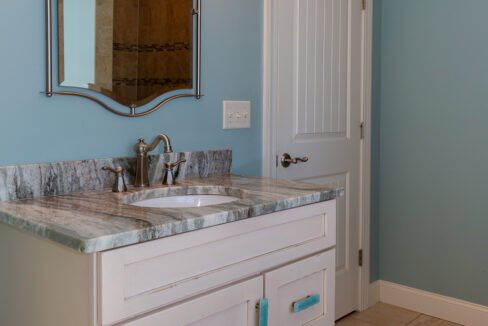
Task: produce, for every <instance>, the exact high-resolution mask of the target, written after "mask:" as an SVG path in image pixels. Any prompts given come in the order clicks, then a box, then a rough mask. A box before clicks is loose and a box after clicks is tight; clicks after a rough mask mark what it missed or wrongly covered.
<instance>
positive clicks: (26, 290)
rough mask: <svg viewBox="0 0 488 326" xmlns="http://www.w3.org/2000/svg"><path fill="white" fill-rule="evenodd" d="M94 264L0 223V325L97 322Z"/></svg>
mask: <svg viewBox="0 0 488 326" xmlns="http://www.w3.org/2000/svg"><path fill="white" fill-rule="evenodd" d="M94 262H95V261H94V256H93V255H86V254H81V253H77V252H76V251H73V250H71V249H67V248H65V247H62V246H60V245H58V244H56V243H54V242H50V241H48V240H45V239H42V238H40V237H36V236H32V235H30V234H27V233H26V232H24V231H20V230H17V229H14V228H12V227H10V226H8V225H5V224H2V223H0V325H2V326H18V325H36V326H53V325H72V326H87V325H92V326H93V325H95V323H94V320H95V315H94V312H95V309H94V307H95V302H94V298H95V296H94V277H93V275H94V270H95V269H94Z"/></svg>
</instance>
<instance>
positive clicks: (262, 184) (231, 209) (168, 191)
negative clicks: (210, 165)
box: [0, 175, 336, 253]
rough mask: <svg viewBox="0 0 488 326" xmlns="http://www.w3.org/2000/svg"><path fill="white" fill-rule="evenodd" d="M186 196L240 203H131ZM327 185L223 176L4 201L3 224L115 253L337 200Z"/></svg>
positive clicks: (91, 250)
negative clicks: (189, 205) (227, 197)
mask: <svg viewBox="0 0 488 326" xmlns="http://www.w3.org/2000/svg"><path fill="white" fill-rule="evenodd" d="M182 194H227V195H232V196H235V197H238V198H240V199H239V200H237V201H234V202H230V203H226V204H219V205H213V206H207V207H198V208H147V207H137V206H131V205H129V203H131V202H135V201H139V200H144V199H150V198H154V197H160V196H161V195H182ZM335 197H336V190H335V189H332V188H329V187H327V186H319V185H312V184H306V183H299V182H292V181H285V180H275V179H268V178H259V177H240V176H234V175H219V176H210V177H205V178H189V179H185V180H182V181H181V182H180V183H179V184H178V185H175V186H171V187H167V186H155V187H151V188H147V189H144V190H141V189H136V188H133V187H129V192H127V193H121V194H117V193H112V192H111V190H110V189H104V190H99V191H91V192H81V193H75V194H68V195H62V196H51V197H41V198H35V199H25V200H16V201H7V202H2V203H0V222H3V223H6V224H9V225H11V226H13V227H15V228H18V229H22V230H26V231H28V232H31V233H34V234H36V235H38V236H41V237H44V238H47V239H50V240H52V241H55V242H58V243H60V244H62V245H65V246H67V247H69V248H72V249H74V250H77V251H79V252H83V253H94V252H99V251H105V250H110V249H114V248H119V247H123V246H127V245H133V244H137V243H141V242H145V241H150V240H155V239H160V238H164V237H169V236H173V235H177V234H181V233H185V232H189V231H195V230H199V229H202V228H206V227H211V226H216V225H220V224H224V223H229V222H234V221H238V220H243V219H247V218H252V217H255V216H259V215H264V214H269V213H273V212H277V211H281V210H285V209H290V208H295V207H299V206H303V205H308V204H313V203H317V202H321V201H326V200H332V199H334V198H335Z"/></svg>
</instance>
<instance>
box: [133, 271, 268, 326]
mask: <svg viewBox="0 0 488 326" xmlns="http://www.w3.org/2000/svg"><path fill="white" fill-rule="evenodd" d="M262 295H263V278H262V277H257V278H254V279H251V280H248V281H244V282H241V283H238V284H235V285H232V286H229V287H227V288H224V289H222V290H218V291H215V292H212V293H209V294H206V295H203V296H201V297H198V298H196V299H192V300H189V301H187V302H184V303H181V304H178V305H175V306H173V307H170V308H167V309H164V310H162V311H159V312H156V313H153V314H151V315H148V316H144V317H141V318H139V319H136V320H134V321H131V322H127V323H124V325H127V326H154V325H158V326H183V325H192V326H216V325H229V326H230V325H232V326H254V325H255V324H256V318H257V316H256V315H257V311H256V309H255V306H256V304H257V303H258V302H259V299H260V298H261V297H262Z"/></svg>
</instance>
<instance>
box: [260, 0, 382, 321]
mask: <svg viewBox="0 0 488 326" xmlns="http://www.w3.org/2000/svg"><path fill="white" fill-rule="evenodd" d="M356 1H363V0H356ZM364 1H365V3H366V9H365V10H364V11H363V23H362V25H363V32H362V56H361V60H362V69H361V75H362V83H361V106H362V112H361V116H362V121H363V123H364V125H363V126H364V129H363V130H364V138H363V139H362V141H361V167H360V175H361V177H360V202H361V203H360V206H361V207H360V214H359V215H360V216H359V237H360V239H359V244H360V246H361V249H362V250H363V266H362V267H360V268H359V275H358V278H359V297H358V307H359V309H360V310H361V311H362V310H365V309H367V308H368V307H369V285H370V275H369V274H370V273H369V271H370V220H371V216H370V207H371V203H370V202H371V82H372V80H371V78H372V38H373V1H374V0H364ZM263 2H264V24H263V103H262V106H263V166H262V173H263V176H267V177H275V176H276V157H277V155H278V153H277V152H276V147H277V146H276V141H277V138H276V131H277V129H276V119H275V117H276V112H274V109H273V107H272V106H271V102H272V98H271V96H272V95H271V89H272V75H271V73H272V64H273V61H272V57H273V53H272V49H273V44H271V42H273V41H276V40H273V39H272V33H273V28H274V25H273V21H272V10H273V8H272V0H263Z"/></svg>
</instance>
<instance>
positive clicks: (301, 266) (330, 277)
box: [0, 200, 336, 326]
mask: <svg viewBox="0 0 488 326" xmlns="http://www.w3.org/2000/svg"><path fill="white" fill-rule="evenodd" d="M335 228H336V212H335V200H331V201H327V202H321V203H317V204H311V205H307V206H302V207H299V208H294V209H288V210H284V211H280V212H276V213H271V214H267V215H262V216H258V217H254V218H249V219H245V220H241V221H237V222H232V223H225V224H222V225H219V226H215V227H209V228H202V229H200V230H198V231H193V232H188V233H183V234H180V235H176V236H172V237H167V238H162V239H159V240H155V241H150V242H144V243H140V244H137V245H132V246H128V247H123V248H118V249H114V250H109V251H105V252H99V253H95V254H91V255H87V254H81V253H77V252H74V251H72V250H70V249H67V248H65V247H62V246H60V245H57V244H54V243H51V242H49V241H46V240H44V239H41V238H37V237H34V236H31V235H29V234H26V233H25V232H22V231H18V230H14V229H10V227H7V226H4V225H1V226H0V248H1V247H2V245H3V244H4V243H2V237H1V236H2V234H8V232H10V231H11V232H15V233H17V235H16V236H11V237H10V239H11V240H12V241H13V242H16V243H15V244H14V243H12V245H15V246H20V247H24V249H22V250H20V251H19V253H20V254H23V255H25V254H26V253H29V252H30V251H32V250H34V249H35V252H37V254H40V253H39V252H47V251H49V254H48V255H46V257H47V258H46V259H35V260H34V261H35V262H36V266H30V265H29V264H30V261H31V259H30V257H28V256H27V257H25V258H21V257H19V258H18V259H16V260H14V261H12V262H13V265H12V266H10V268H9V269H8V271H9V273H11V274H10V279H9V280H7V279H6V278H5V277H2V276H1V275H0V289H1V287H2V285H3V286H6V290H8V291H10V293H15V292H17V291H21V290H24V291H27V292H26V293H23V295H24V296H25V298H29V300H21V298H20V299H19V300H18V301H16V298H12V300H10V301H9V300H8V299H5V298H4V297H2V296H1V295H0V301H2V302H1V303H2V304H5V306H3V307H1V306H0V316H1V313H6V314H8V317H5V318H8V319H5V320H7V322H4V321H3V320H0V324H2V325H5V326H10V325H12V326H16V325H21V324H25V325H29V323H30V322H31V321H35V324H36V326H44V325H45V326H48V325H49V326H56V325H60V326H64V325H73V326H77V325H80V326H87V325H93V326H107V325H137V326H139V325H148V326H152V325H157V326H161V325H171V326H178V325H199V326H203V325H212V326H219V325H222V326H228V325H229V326H239V325H245V326H248V325H255V326H266V325H269V326H287V325H294V326H299V325H321V326H332V325H334V290H335V289H334V279H335V249H334V248H335V244H336V232H335ZM20 234H21V236H20ZM22 237H24V238H28V240H29V241H25V240H22ZM7 238H8V237H7ZM29 246H32V248H29ZM34 247H35V248H34ZM0 253H1V250H0ZM19 260H21V262H20V263H19ZM52 260H56V262H55V265H52V264H53V262H52ZM73 263H76V264H77V265H76V268H74V267H73V268H71V267H70V268H66V271H69V274H67V275H64V274H63V270H62V269H63V266H67V265H66V264H73ZM43 264H45V265H46V266H43ZM40 265H42V266H40ZM48 266H54V267H53V268H55V269H56V270H55V272H53V273H52V277H51V274H50V273H49V272H44V273H42V274H41V275H38V274H36V270H35V269H36V268H41V269H46V268H47V269H48V268H49V267H48ZM16 269H18V270H19V273H20V274H19V275H20V278H19V279H15V280H14V281H13V282H22V280H23V279H27V280H28V283H26V284H20V283H19V284H17V283H12V275H13V274H14V273H15V270H16ZM0 271H1V270H0ZM14 278H15V277H14ZM8 282H10V283H9V284H7V283H8ZM37 283H42V284H44V287H42V290H43V293H35V292H34V289H39V286H36V284H37ZM30 288H32V290H30ZM36 300H38V301H36ZM41 301H42V302H41ZM266 302H267V304H268V309H265V308H266V305H265V303H266ZM31 305H32V307H30V306H31ZM77 309H78V310H77ZM80 309H83V310H82V311H79V310H80ZM24 310H26V311H31V312H32V315H29V316H17V315H16V313H14V312H13V311H15V312H17V311H18V312H21V311H24ZM266 314H267V318H265V317H266ZM0 318H2V317H0ZM2 322H3V323H2Z"/></svg>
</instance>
